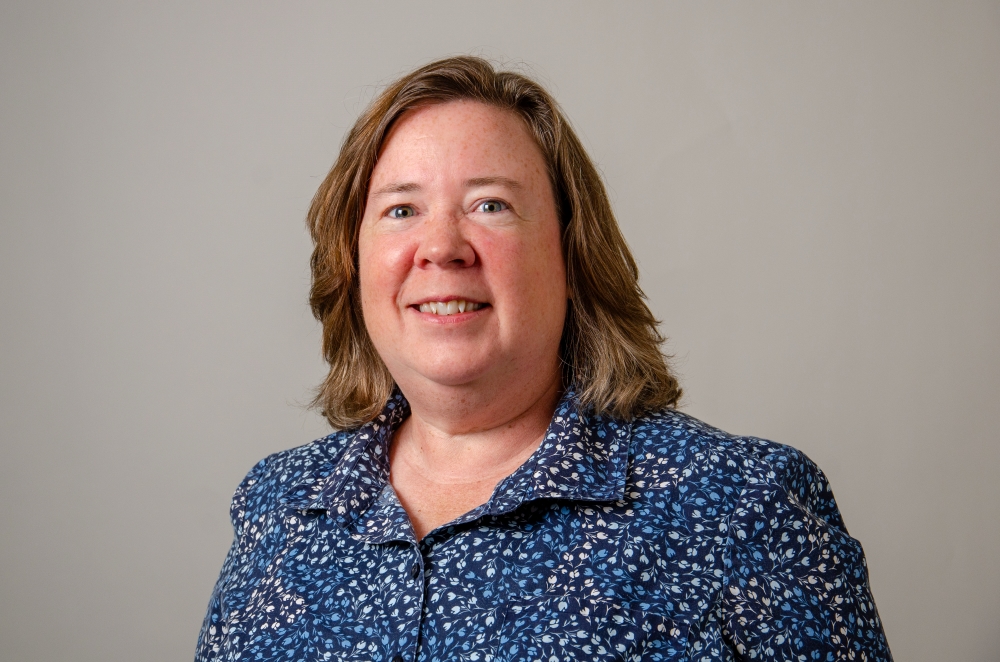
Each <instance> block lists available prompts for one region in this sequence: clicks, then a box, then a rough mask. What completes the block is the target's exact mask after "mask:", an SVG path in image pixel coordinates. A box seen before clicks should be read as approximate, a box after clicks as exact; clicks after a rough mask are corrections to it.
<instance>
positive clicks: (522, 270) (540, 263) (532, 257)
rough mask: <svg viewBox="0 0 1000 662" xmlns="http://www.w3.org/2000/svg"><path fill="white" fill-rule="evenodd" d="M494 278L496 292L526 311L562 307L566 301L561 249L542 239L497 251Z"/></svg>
mask: <svg viewBox="0 0 1000 662" xmlns="http://www.w3.org/2000/svg"><path fill="white" fill-rule="evenodd" d="M497 249H498V250H496V251H495V252H494V260H493V265H492V266H493V269H492V270H491V271H493V278H492V279H491V280H492V281H493V282H495V283H496V284H497V285H498V286H500V287H498V288H497V289H498V290H507V292H508V296H511V297H513V298H515V299H516V300H517V301H518V302H519V303H524V304H528V307H529V308H530V307H534V306H546V307H551V306H553V305H561V304H560V300H561V299H565V297H566V271H565V267H564V265H563V258H562V249H561V248H560V247H559V246H558V245H556V246H551V245H547V244H546V243H545V241H544V238H538V237H535V238H532V240H528V241H522V242H512V243H510V244H507V245H506V246H503V247H502V248H501V247H497Z"/></svg>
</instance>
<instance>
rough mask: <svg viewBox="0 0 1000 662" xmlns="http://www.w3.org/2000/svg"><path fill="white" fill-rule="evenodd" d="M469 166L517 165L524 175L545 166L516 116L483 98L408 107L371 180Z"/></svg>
mask: <svg viewBox="0 0 1000 662" xmlns="http://www.w3.org/2000/svg"><path fill="white" fill-rule="evenodd" d="M469 168H472V169H476V170H490V169H497V168H501V169H503V168H506V169H511V168H513V169H515V170H521V171H525V172H523V174H525V175H527V174H529V173H530V174H535V172H536V171H539V170H541V172H543V173H544V171H545V170H546V168H545V159H544V157H543V155H542V152H541V150H540V149H539V147H538V145H537V144H536V143H535V140H534V138H532V136H531V134H530V133H529V132H528V128H527V126H526V125H525V123H524V121H523V120H522V119H521V118H520V117H519V116H518V115H517V114H515V113H514V112H512V111H509V110H504V109H501V108H497V107H495V106H490V105H487V104H484V103H481V102H478V101H450V102H447V103H440V104H433V105H428V106H421V107H419V108H415V109H412V110H409V111H406V112H405V113H404V114H403V115H402V116H401V117H400V118H399V119H398V120H397V121H396V122H395V124H394V125H393V127H392V129H391V130H390V132H389V134H388V135H387V136H386V139H385V141H384V142H383V145H382V148H381V150H380V152H379V159H378V162H377V164H376V167H375V171H374V172H373V173H372V179H373V180H380V179H384V178H386V177H396V176H398V175H399V174H401V173H400V172H398V171H399V170H405V171H407V172H408V173H412V174H414V175H416V174H420V172H419V171H421V170H425V171H441V170H455V169H462V170H467V169H469ZM424 174H430V173H429V172H427V173H424ZM480 174H497V173H480Z"/></svg>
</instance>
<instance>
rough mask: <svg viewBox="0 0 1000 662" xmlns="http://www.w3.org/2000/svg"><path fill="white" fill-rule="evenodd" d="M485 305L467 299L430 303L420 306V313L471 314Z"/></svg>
mask: <svg viewBox="0 0 1000 662" xmlns="http://www.w3.org/2000/svg"><path fill="white" fill-rule="evenodd" d="M484 305H486V304H483V303H476V302H474V301H466V300H465V299H452V300H451V301H447V302H446V301H428V302H426V303H422V304H420V312H422V313H432V314H434V315H455V314H457V313H471V312H472V311H474V310H479V309H480V308H482V307H483V306H484Z"/></svg>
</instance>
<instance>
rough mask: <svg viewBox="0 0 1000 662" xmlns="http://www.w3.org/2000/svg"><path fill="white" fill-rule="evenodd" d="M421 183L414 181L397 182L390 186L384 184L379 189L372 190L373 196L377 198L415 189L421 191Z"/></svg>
mask: <svg viewBox="0 0 1000 662" xmlns="http://www.w3.org/2000/svg"><path fill="white" fill-rule="evenodd" d="M419 190H420V184H417V183H414V182H397V183H393V184H389V185H388V186H383V187H382V188H380V189H378V190H377V191H374V192H372V197H373V198H377V197H379V196H382V195H388V194H390V193H412V192H413V191H419Z"/></svg>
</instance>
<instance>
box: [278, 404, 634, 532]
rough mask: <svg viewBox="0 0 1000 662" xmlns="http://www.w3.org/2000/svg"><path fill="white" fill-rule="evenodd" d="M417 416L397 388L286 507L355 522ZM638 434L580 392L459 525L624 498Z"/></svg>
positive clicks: (292, 493) (299, 485)
mask: <svg viewBox="0 0 1000 662" xmlns="http://www.w3.org/2000/svg"><path fill="white" fill-rule="evenodd" d="M409 413H410V406H409V403H407V401H406V398H404V397H403V394H402V393H400V392H399V390H398V389H397V390H395V391H394V393H393V395H392V397H390V399H389V402H388V403H386V406H385V408H384V409H383V410H382V412H381V413H380V414H379V415H378V416H376V417H375V419H374V420H372V421H370V422H368V423H366V424H364V425H362V426H361V427H360V428H358V429H357V430H356V431H355V432H353V433H352V435H351V438H350V439H348V440H347V441H346V442H345V443H346V448H345V450H344V452H343V453H342V454H341V456H340V458H339V459H338V460H336V461H335V462H333V463H328V464H327V465H325V466H321V467H318V468H317V470H316V471H313V472H310V473H309V474H308V475H307V476H304V477H303V478H302V479H301V480H299V481H298V482H296V483H295V484H294V485H293V486H292V487H291V488H290V489H289V490H288V491H287V492H286V493H285V495H284V496H283V497H282V502H284V503H285V504H286V505H288V506H290V507H293V508H296V509H300V510H325V511H327V512H328V513H329V515H330V517H331V518H333V520H334V521H336V522H337V523H338V524H340V525H341V526H342V527H345V528H346V527H348V526H350V525H351V524H353V523H355V522H356V521H357V520H358V519H359V518H361V516H362V515H364V514H365V513H366V512H367V511H368V510H369V509H370V508H371V507H372V506H373V505H374V504H376V503H377V502H379V500H380V495H382V494H383V490H385V488H386V487H387V484H388V482H389V443H390V441H391V439H392V434H393V432H394V431H395V430H396V429H397V428H398V427H399V424H400V423H402V422H403V420H405V419H406V417H407V416H408V415H409ZM631 433H632V423H631V422H630V421H620V420H615V419H612V418H609V417H606V416H597V415H593V414H588V413H587V412H584V411H581V408H580V407H579V405H578V403H577V400H576V395H575V392H574V390H573V389H570V390H568V391H567V392H566V393H565V394H564V395H563V397H562V399H561V400H560V401H559V404H558V405H557V406H556V410H555V413H554V414H553V416H552V421H551V422H550V423H549V427H548V430H546V432H545V438H544V439H543V440H542V443H541V445H540V446H539V447H538V449H537V450H536V451H535V452H534V453H533V454H532V455H531V457H529V458H528V460H527V461H526V462H525V463H524V464H522V465H521V467H520V468H518V469H517V470H516V471H515V472H514V473H513V474H511V475H510V476H508V477H507V478H505V479H504V480H502V481H501V482H500V484H499V485H497V488H496V490H494V492H493V496H492V497H490V499H489V501H487V502H486V503H485V504H483V505H482V506H480V507H479V508H476V509H475V510H473V511H471V512H469V513H467V514H466V515H464V516H463V517H461V518H460V519H459V520H456V521H455V522H453V524H460V523H462V522H464V521H470V520H472V519H476V518H478V517H481V516H484V515H500V514H503V513H506V512H510V511H512V510H514V509H516V508H518V507H519V506H521V505H522V504H524V503H526V502H528V501H534V500H537V499H568V500H576V501H619V500H621V499H622V498H623V497H624V494H625V483H626V478H627V468H628V467H627V465H628V447H629V441H630V438H631ZM321 443H322V442H321ZM382 500H384V497H383V498H382Z"/></svg>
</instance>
